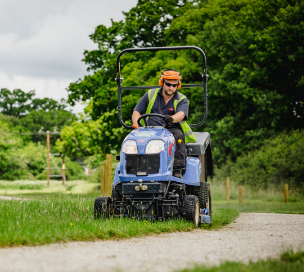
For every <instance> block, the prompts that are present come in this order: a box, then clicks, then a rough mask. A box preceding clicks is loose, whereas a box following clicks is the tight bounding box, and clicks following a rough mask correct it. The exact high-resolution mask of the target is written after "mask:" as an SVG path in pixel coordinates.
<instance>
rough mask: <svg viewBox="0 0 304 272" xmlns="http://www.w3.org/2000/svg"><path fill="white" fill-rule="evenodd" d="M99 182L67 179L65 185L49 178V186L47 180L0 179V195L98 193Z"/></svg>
mask: <svg viewBox="0 0 304 272" xmlns="http://www.w3.org/2000/svg"><path fill="white" fill-rule="evenodd" d="M99 190H100V184H99V183H88V182H85V181H68V182H67V183H66V187H64V186H62V181H56V180H51V182H50V186H49V187H48V186H47V181H25V180H19V181H0V195H12V196H14V195H19V196H20V195H35V194H50V193H55V192H57V193H58V192H60V193H62V194H71V193H72V194H73V193H74V194H79V193H80V194H86V193H92V192H93V193H98V192H99Z"/></svg>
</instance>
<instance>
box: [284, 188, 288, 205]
mask: <svg viewBox="0 0 304 272" xmlns="http://www.w3.org/2000/svg"><path fill="white" fill-rule="evenodd" d="M284 202H285V203H287V202H288V185H287V184H285V186H284Z"/></svg>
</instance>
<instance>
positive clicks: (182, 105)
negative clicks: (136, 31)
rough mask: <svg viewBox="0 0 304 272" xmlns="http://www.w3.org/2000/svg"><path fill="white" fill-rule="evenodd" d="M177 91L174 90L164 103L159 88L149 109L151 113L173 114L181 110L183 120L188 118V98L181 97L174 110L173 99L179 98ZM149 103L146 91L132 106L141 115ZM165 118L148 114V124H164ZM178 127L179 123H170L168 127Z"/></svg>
mask: <svg viewBox="0 0 304 272" xmlns="http://www.w3.org/2000/svg"><path fill="white" fill-rule="evenodd" d="M179 99H180V98H179V93H178V91H176V93H175V94H174V96H173V97H172V98H171V99H170V100H169V101H168V103H167V104H166V105H165V101H164V97H163V95H162V88H160V89H159V91H158V94H157V97H156V99H155V102H154V105H153V107H152V109H151V113H158V114H162V115H174V114H175V113H176V112H179V111H182V112H183V113H184V114H185V118H184V121H185V120H187V118H188V111H189V106H188V100H187V99H183V100H181V101H180V102H179V103H178V104H177V107H176V112H175V110H174V100H179ZM148 105H149V97H148V92H146V93H145V94H144V96H143V97H142V98H141V99H140V101H139V102H138V103H137V105H136V107H135V108H134V110H135V111H138V112H139V113H140V114H141V115H143V114H145V113H146V110H147V108H148ZM165 124H166V123H165V120H164V119H162V118H161V117H157V116H150V117H149V119H148V125H149V126H165ZM173 127H175V128H180V124H179V123H175V124H170V125H169V126H168V128H173Z"/></svg>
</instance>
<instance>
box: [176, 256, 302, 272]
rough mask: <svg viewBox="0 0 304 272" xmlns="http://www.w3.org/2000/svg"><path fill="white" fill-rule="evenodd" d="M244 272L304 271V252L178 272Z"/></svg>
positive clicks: (198, 267) (197, 267)
mask: <svg viewBox="0 0 304 272" xmlns="http://www.w3.org/2000/svg"><path fill="white" fill-rule="evenodd" d="M245 271H255V272H264V271H270V272H272V271H275V272H285V271H293V272H302V271H304V252H303V251H299V252H293V251H287V252H284V253H283V254H282V255H281V256H280V258H279V259H277V260H274V259H268V260H266V261H264V260H261V261H258V262H249V264H244V263H241V262H238V263H237V262H225V263H222V264H221V265H220V266H218V267H214V266H213V267H205V266H196V267H195V268H192V269H184V270H181V271H180V272H245Z"/></svg>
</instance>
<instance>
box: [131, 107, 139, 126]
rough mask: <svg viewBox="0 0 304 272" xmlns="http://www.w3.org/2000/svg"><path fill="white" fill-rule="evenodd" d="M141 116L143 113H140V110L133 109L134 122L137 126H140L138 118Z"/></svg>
mask: <svg viewBox="0 0 304 272" xmlns="http://www.w3.org/2000/svg"><path fill="white" fill-rule="evenodd" d="M140 116H141V114H140V113H139V112H138V111H136V110H134V111H133V115H132V122H133V124H134V125H135V126H137V127H138V123H137V120H138V118H139V117H140Z"/></svg>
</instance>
